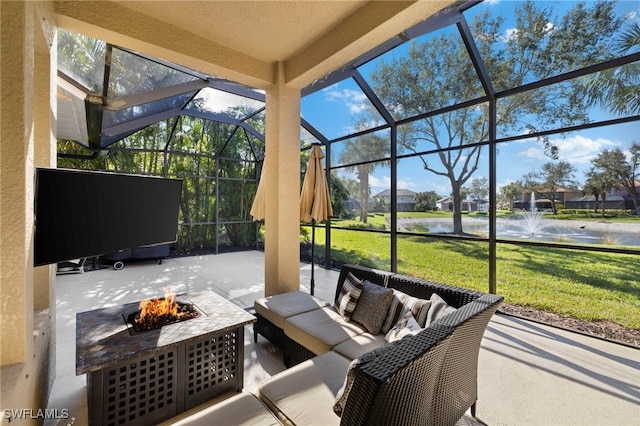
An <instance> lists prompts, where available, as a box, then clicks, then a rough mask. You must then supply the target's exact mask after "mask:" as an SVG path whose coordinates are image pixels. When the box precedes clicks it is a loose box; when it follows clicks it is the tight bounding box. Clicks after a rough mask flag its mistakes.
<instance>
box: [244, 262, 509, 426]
mask: <svg viewBox="0 0 640 426" xmlns="http://www.w3.org/2000/svg"><path fill="white" fill-rule="evenodd" d="M349 274H353V276H355V277H356V278H358V279H360V280H363V281H364V280H367V281H368V282H370V283H372V284H375V285H378V286H382V287H387V288H392V289H395V290H398V291H400V292H403V293H405V294H407V295H410V296H413V297H415V298H420V299H425V300H426V299H431V298H432V296H433V294H434V293H436V294H437V295H438V296H440V297H441V298H442V299H443V300H444V301H445V302H446V304H448V305H449V306H451V307H453V308H456V309H455V312H453V313H450V314H449V315H445V316H443V317H441V318H439V319H436V320H435V321H433V322H432V323H431V324H430V325H429V326H428V327H426V328H425V329H423V330H422V331H421V332H419V333H418V334H416V335H415V336H412V337H411V338H405V339H401V340H400V341H397V342H393V343H387V342H386V340H385V339H384V335H380V334H378V335H374V334H372V333H370V332H368V330H367V329H366V328H365V327H362V326H360V325H359V324H357V323H354V322H353V321H349V322H346V321H345V320H344V319H343V318H342V317H341V316H340V315H339V314H338V313H336V312H335V309H334V307H333V305H330V304H328V303H326V302H324V301H322V300H320V299H317V298H315V297H313V296H310V295H308V294H305V293H300V292H291V293H285V294H284V295H276V296H272V297H266V298H262V299H259V300H257V301H256V303H255V305H254V306H255V308H256V317H257V318H258V320H257V322H256V324H254V339H256V341H257V338H258V335H262V336H263V337H266V338H267V339H269V340H270V341H272V342H273V343H274V344H276V345H278V346H279V347H280V348H281V349H282V351H283V356H284V360H283V361H284V362H285V365H287V366H291V367H292V368H290V369H289V370H287V371H285V372H283V373H281V375H276V376H274V377H272V378H271V379H269V380H267V381H266V382H265V383H263V385H262V386H261V388H260V397H261V399H262V400H263V401H264V402H265V403H266V404H267V406H269V408H270V409H271V410H272V411H274V412H276V413H278V415H279V417H280V420H281V421H282V420H284V421H285V423H293V424H313V422H305V421H302V422H301V421H300V419H301V418H304V414H305V413H304V411H305V410H306V411H308V410H309V408H308V404H307V405H306V406H305V404H304V403H303V402H302V399H299V398H304V397H308V396H309V395H308V393H305V390H307V389H306V388H305V386H306V384H305V383H306V382H309V381H315V382H319V381H322V380H324V381H325V383H329V382H330V380H329V379H327V378H324V379H323V378H321V376H322V374H324V375H327V370H328V369H329V368H328V367H327V366H326V365H323V366H318V365H321V364H322V363H328V364H331V365H332V367H331V369H332V370H333V371H335V372H336V373H337V374H336V376H337V377H338V379H336V382H337V383H330V384H328V386H327V387H326V389H330V390H331V391H330V392H327V395H326V396H325V397H326V398H325V399H326V401H325V399H323V398H320V397H318V396H317V395H314V401H321V400H322V401H324V402H325V404H324V409H327V408H330V407H327V404H328V405H332V404H330V403H331V402H332V400H334V399H335V394H336V393H337V390H336V386H337V387H338V388H339V387H342V385H343V382H344V377H345V375H346V373H347V370H348V368H349V364H350V363H351V361H352V360H354V359H358V358H361V357H366V355H367V354H369V353H371V351H376V352H379V353H382V354H383V356H381V357H379V358H376V360H375V362H372V363H370V364H367V365H366V366H363V367H362V368H357V369H356V370H357V372H356V374H355V376H356V380H355V382H354V385H353V387H352V389H351V392H354V391H355V392H356V393H355V394H352V393H351V392H350V393H349V396H348V398H347V403H346V407H345V410H344V413H343V414H342V417H341V424H368V423H370V422H367V421H366V419H369V420H371V419H374V418H375V419H377V418H378V417H369V416H389V417H381V418H385V419H386V421H385V422H380V423H381V424H422V425H425V424H439V425H442V424H454V423H455V422H456V421H457V420H459V419H460V418H461V417H462V415H463V414H464V413H465V412H466V411H467V410H468V409H469V408H471V414H472V415H474V416H475V403H476V400H477V365H478V353H479V349H480V342H481V340H482V336H483V334H484V330H485V329H486V326H487V324H488V322H489V320H490V319H491V317H492V315H493V314H494V313H495V311H496V310H497V308H498V307H499V305H500V303H501V302H502V300H503V298H502V297H501V296H496V295H491V294H485V293H480V292H476V291H471V290H467V289H463V288H458V287H453V286H448V285H443V284H438V283H434V282H429V281H424V280H420V279H416V278H412V277H408V276H404V275H400V274H394V273H390V272H387V271H379V270H375V269H370V268H365V267H362V266H357V265H345V266H343V267H342V268H341V271H340V277H339V279H338V284H337V287H336V292H335V299H334V302H336V301H338V300H339V298H340V296H341V290H342V283H343V282H344V281H345V279H346V278H347V276H348V275H349ZM432 308H433V307H432ZM427 354H428V356H427ZM297 364H300V365H297ZM314 368H315V369H318V370H319V371H316V372H313V371H312V370H314ZM320 371H322V372H323V373H322V374H321V373H320ZM401 377H404V378H403V379H401ZM302 379H304V380H302ZM403 380H407V381H406V382H403ZM401 383H402V384H401ZM386 387H389V388H388V389H387V388H386ZM382 388H385V390H382ZM334 391H335V392H334ZM432 391H433V394H431V392H432ZM360 392H361V393H363V395H365V394H366V396H362V395H360ZM387 392H388V393H387ZM330 394H332V395H330ZM416 394H417V395H420V398H419V400H416V398H415V396H413V397H412V395H416ZM355 395H359V396H357V397H355ZM382 395H384V397H382ZM379 398H383V399H379ZM384 401H387V402H384ZM389 401H395V402H394V404H395V405H394V404H391V403H390V402H389ZM425 401H431V404H426V403H425ZM379 403H380V404H382V405H383V406H384V409H382V411H379V408H375V407H377V406H378V404H379ZM313 405H314V406H321V405H323V404H320V403H319V402H317V403H316V402H314V404H313ZM296 406H297V407H298V408H296ZM283 407H286V408H283ZM393 407H398V408H397V409H394V408H393ZM400 407H402V409H400ZM291 410H294V411H296V410H302V411H300V412H297V411H296V412H295V413H293V414H292V413H291ZM434 410H435V411H434ZM311 412H312V413H309V415H312V416H313V418H315V419H318V418H320V416H321V413H319V412H315V410H311ZM406 416H409V417H406ZM411 416H415V417H411ZM322 419H323V420H324V421H325V422H329V421H330V419H331V418H330V417H329V418H325V417H322ZM334 420H338V418H337V417H336V419H334ZM377 422H378V421H377V420H376V423H377ZM318 424H324V423H323V422H319V423H318ZM336 424H337V422H336Z"/></svg>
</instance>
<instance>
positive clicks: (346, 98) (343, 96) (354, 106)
mask: <svg viewBox="0 0 640 426" xmlns="http://www.w3.org/2000/svg"><path fill="white" fill-rule="evenodd" d="M324 94H325V100H327V101H328V102H334V101H337V102H342V103H344V104H345V106H346V107H347V108H348V109H349V111H351V112H352V113H353V114H357V113H359V112H360V111H362V110H363V109H365V108H366V107H367V104H366V101H367V97H366V96H365V94H364V93H362V92H360V91H357V90H352V89H342V90H337V89H336V88H333V89H325V91H324Z"/></svg>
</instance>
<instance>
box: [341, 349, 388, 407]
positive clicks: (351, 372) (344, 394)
mask: <svg viewBox="0 0 640 426" xmlns="http://www.w3.org/2000/svg"><path fill="white" fill-rule="evenodd" d="M390 347H391V346H389V345H384V346H380V347H379V348H376V349H374V350H372V351H369V352H367V353H365V354H362V355H361V356H360V357H358V358H356V359H354V360H353V361H351V363H350V364H349V368H348V370H347V376H346V377H345V379H344V384H343V385H342V387H341V388H340V390H338V393H337V394H336V402H335V403H334V404H333V412H334V413H336V414H337V415H338V417H340V416H342V412H343V411H344V407H345V406H346V404H347V398H348V397H349V392H350V391H351V388H352V387H353V381H354V380H355V378H356V368H361V367H363V366H364V365H365V364H367V363H370V362H372V361H374V360H375V359H377V358H379V357H380V356H382V355H383V354H384V353H385V352H386V351H387V350H389V348H390Z"/></svg>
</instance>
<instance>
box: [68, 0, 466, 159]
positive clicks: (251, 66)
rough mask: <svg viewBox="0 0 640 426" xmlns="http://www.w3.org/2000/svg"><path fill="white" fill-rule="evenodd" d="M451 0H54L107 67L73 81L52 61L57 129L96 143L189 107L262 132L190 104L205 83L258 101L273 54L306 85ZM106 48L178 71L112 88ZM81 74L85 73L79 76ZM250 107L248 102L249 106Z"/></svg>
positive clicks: (388, 42)
mask: <svg viewBox="0 0 640 426" xmlns="http://www.w3.org/2000/svg"><path fill="white" fill-rule="evenodd" d="M453 3H456V2H455V1H453V0H441V1H423V2H416V1H369V0H349V1H209V2H208V1H181V2H168V1H164V2H162V1H161V2H156V1H140V2H131V1H106V2H64V1H63V2H57V3H56V13H57V16H56V18H57V21H58V22H57V24H58V25H59V26H60V27H61V28H63V29H66V30H70V31H73V32H76V33H79V34H83V35H87V36H90V37H93V38H95V39H96V40H102V41H104V42H106V43H107V48H106V49H105V60H104V62H103V63H104V70H101V71H99V74H98V75H97V76H96V79H95V81H94V83H96V84H94V85H93V87H91V85H87V84H86V82H85V84H84V85H83V84H82V83H79V80H78V78H77V77H78V76H74V75H70V74H73V73H69V70H68V69H65V68H64V67H60V66H59V77H60V78H59V81H60V83H59V85H58V129H57V136H58V138H60V139H69V140H74V141H77V142H79V143H81V144H83V145H85V146H87V147H89V148H91V149H92V150H94V151H97V150H100V149H104V148H106V147H107V146H109V145H110V144H112V143H114V142H116V141H118V140H120V139H122V138H123V137H126V136H128V135H130V134H132V133H134V132H136V131H138V130H140V129H142V128H144V127H146V126H148V125H150V124H153V123H155V122H158V121H161V120H165V119H167V118H170V117H175V116H177V115H180V114H183V113H185V111H186V110H189V114H190V115H195V116H199V117H201V118H206V119H211V120H215V121H222V122H226V123H230V124H235V125H237V126H240V127H243V128H244V129H245V130H246V131H248V132H249V133H253V134H254V136H256V137H258V138H262V135H259V134H257V133H256V132H255V131H254V130H253V129H252V128H251V126H249V125H247V124H246V122H245V120H246V118H247V116H244V117H237V116H235V117H234V116H230V115H229V114H226V113H225V112H224V111H202V110H199V109H198V108H189V105H190V102H191V101H192V100H194V99H197V98H198V96H202V95H200V91H201V89H204V88H207V90H209V92H210V93H209V95H208V96H218V97H219V98H220V97H224V96H225V95H219V94H218V95H211V93H212V92H215V93H221V92H224V93H227V94H232V95H238V96H239V97H244V98H246V99H248V100H250V101H251V102H253V103H254V105H255V102H259V103H262V104H264V92H263V90H262V89H264V88H266V87H268V86H269V85H271V84H272V83H274V78H275V75H276V73H275V69H276V65H277V64H278V63H280V64H283V66H284V70H285V76H286V80H287V84H289V85H291V86H293V87H299V88H301V89H304V90H303V94H307V93H309V85H311V84H312V83H314V82H317V81H318V80H321V79H323V78H324V77H325V76H327V75H328V74H330V73H334V75H335V74H336V73H337V74H338V76H339V75H340V71H341V69H344V68H345V67H348V66H349V64H353V63H354V61H361V60H362V58H363V57H368V58H371V57H374V56H375V55H377V54H379V53H381V52H383V51H384V50H386V49H388V48H389V47H391V46H394V45H397V44H399V43H402V42H404V41H406V40H407V39H408V38H409V36H408V35H407V33H406V30H408V29H409V28H412V27H415V26H420V25H421V23H424V21H425V20H426V19H427V18H429V17H431V16H433V15H434V14H436V13H437V12H438V11H440V10H442V9H444V8H446V7H447V6H450V5H451V4H453ZM458 3H460V4H462V3H466V2H458ZM111 49H113V50H111ZM112 52H121V53H119V54H120V55H130V56H133V55H138V53H137V52H144V53H141V54H140V55H139V57H140V61H144V60H146V59H149V60H151V61H154V62H155V61H157V62H159V63H160V64H161V65H167V66H169V67H174V69H175V70H176V72H178V73H184V75H185V77H184V78H183V79H182V81H181V82H180V84H176V85H174V86H172V87H168V86H160V85H158V86H155V85H154V87H153V89H152V90H149V91H148V92H146V93H124V94H123V93H118V94H115V95H114V94H113V93H112V94H111V95H110V94H109V91H110V90H111V89H110V87H109V85H110V83H109V79H110V78H111V76H110V75H109V73H111V74H113V73H115V72H117V71H113V69H115V68H116V67H112V62H111V61H112V60H114V61H115V59H113V58H115V55H116V54H115V53H113V54H112ZM145 58H146V59H145ZM157 58H161V59H157ZM124 68H126V67H124ZM193 70H197V71H193ZM132 75H134V73H132ZM81 77H82V80H84V78H85V77H86V76H84V75H83V76H81ZM338 78H340V77H338ZM82 80H80V81H82ZM324 80H325V81H330V80H332V79H331V78H330V79H328V80H327V79H326V78H324ZM103 82H108V83H107V84H106V85H103ZM237 83H240V84H237ZM320 86H322V85H316V86H315V87H314V88H313V89H312V90H318V89H319V88H321V87H320ZM96 88H98V89H96ZM255 89H258V90H255ZM191 105H193V104H192V103H191ZM255 113H256V109H255V108H254V109H253V110H252V111H251V114H255Z"/></svg>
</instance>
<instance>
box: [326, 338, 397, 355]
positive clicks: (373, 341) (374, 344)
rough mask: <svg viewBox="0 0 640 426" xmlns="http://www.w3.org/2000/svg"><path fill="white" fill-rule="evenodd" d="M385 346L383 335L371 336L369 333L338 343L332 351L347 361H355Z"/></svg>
mask: <svg viewBox="0 0 640 426" xmlns="http://www.w3.org/2000/svg"><path fill="white" fill-rule="evenodd" d="M386 344H387V342H386V340H384V334H378V335H373V334H371V333H362V334H360V335H359V336H355V337H352V338H351V339H349V340H345V341H344V342H342V343H338V344H337V345H336V346H334V347H333V351H334V352H338V353H339V354H341V355H343V356H345V357H347V358H349V359H356V358H358V357H359V356H361V355H363V354H365V353H367V352H369V351H372V350H374V349H376V348H379V347H380V346H384V345H386Z"/></svg>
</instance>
